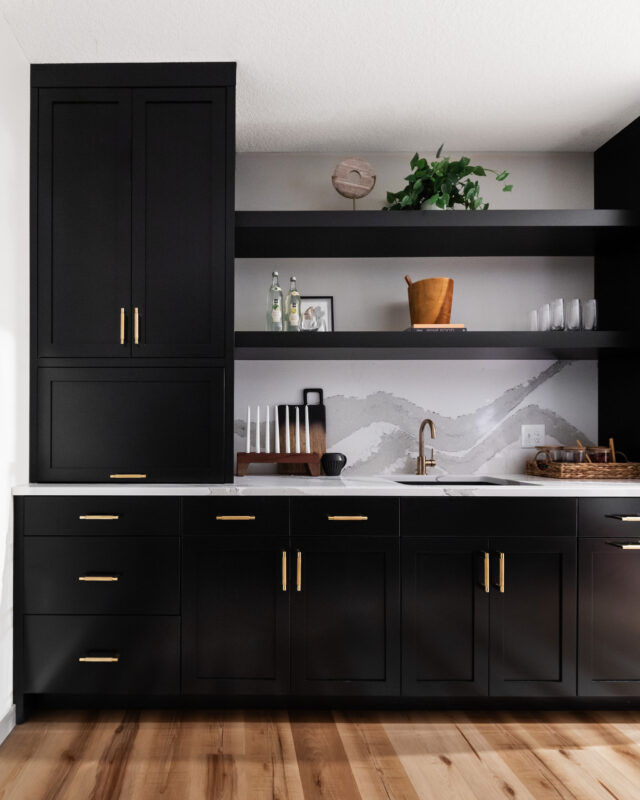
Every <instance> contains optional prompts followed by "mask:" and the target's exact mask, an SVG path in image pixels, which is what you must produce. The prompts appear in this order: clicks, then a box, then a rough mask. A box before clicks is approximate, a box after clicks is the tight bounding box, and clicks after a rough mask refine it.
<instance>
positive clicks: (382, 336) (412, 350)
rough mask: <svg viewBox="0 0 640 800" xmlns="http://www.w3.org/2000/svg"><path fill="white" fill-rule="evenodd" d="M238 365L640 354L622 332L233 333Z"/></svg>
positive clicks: (639, 343) (635, 341)
mask: <svg viewBox="0 0 640 800" xmlns="http://www.w3.org/2000/svg"><path fill="white" fill-rule="evenodd" d="M235 338H236V353H235V357H236V359H237V360H245V361H246V360H258V359H260V360H274V361H279V360H288V359H297V360H305V359H309V360H313V359H324V360H345V359H346V360H351V359H370V360H376V359H397V360H403V359H564V360H576V359H583V360H584V359H597V358H607V357H615V356H617V355H621V354H622V353H628V352H631V351H636V352H637V351H640V336H639V335H638V334H636V333H627V332H622V331H548V332H547V331H545V332H539V333H530V332H528V331H466V332H458V333H412V332H401V331H400V332H395V331H392V332H385V331H347V332H344V333H342V332H335V333H270V332H260V331H255V332H254V331H237V332H236V335H235Z"/></svg>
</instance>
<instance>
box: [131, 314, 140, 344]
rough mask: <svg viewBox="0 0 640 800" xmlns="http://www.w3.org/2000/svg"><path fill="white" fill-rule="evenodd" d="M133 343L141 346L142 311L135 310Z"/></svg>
mask: <svg viewBox="0 0 640 800" xmlns="http://www.w3.org/2000/svg"><path fill="white" fill-rule="evenodd" d="M133 343H134V344H140V309H139V308H138V306H136V307H135V308H134V309H133Z"/></svg>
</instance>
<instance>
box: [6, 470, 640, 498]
mask: <svg viewBox="0 0 640 800" xmlns="http://www.w3.org/2000/svg"><path fill="white" fill-rule="evenodd" d="M432 477H435V476H432ZM451 477H452V478H453V479H456V478H458V479H460V477H461V476H451ZM475 477H476V478H479V477H484V476H475ZM492 477H494V476H492ZM495 477H499V478H501V479H507V480H513V481H522V482H523V483H524V484H525V485H506V486H504V485H500V486H455V485H437V484H436V485H429V486H424V485H422V486H419V485H406V484H402V483H397V482H396V481H398V480H407V481H416V480H419V479H418V478H416V476H415V475H393V476H388V475H385V476H378V477H366V478H349V477H339V478H328V477H321V478H308V477H297V476H296V477H294V476H291V477H287V476H276V475H263V476H252V477H246V478H236V479H235V482H234V483H233V484H160V483H148V484H144V485H140V484H131V483H125V484H111V483H109V484H105V483H86V484H65V483H59V484H57V483H41V484H33V483H32V484H26V485H22V486H16V487H14V489H13V494H14V495H140V496H154V495H164V496H167V495H174V496H181V497H186V496H198V495H205V496H206V495H212V496H216V497H235V496H251V495H254V496H257V495H263V496H264V495H275V496H277V495H285V496H286V495H308V496H313V495H345V496H348V495H371V496H376V497H377V496H388V497H638V498H640V480H637V481H565V480H553V479H549V478H547V479H541V478H531V477H529V476H527V475H500V476H495ZM437 478H438V479H439V480H443V481H444V480H446V479H447V478H446V476H437Z"/></svg>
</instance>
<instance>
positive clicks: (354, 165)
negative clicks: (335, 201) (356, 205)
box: [331, 158, 376, 200]
mask: <svg viewBox="0 0 640 800" xmlns="http://www.w3.org/2000/svg"><path fill="white" fill-rule="evenodd" d="M331 182H332V183H333V188H334V189H335V190H336V192H338V194H341V195H342V196H343V197H348V198H349V199H350V200H358V199H359V198H361V197H366V195H368V194H369V192H370V191H371V190H372V189H373V187H374V186H375V184H376V174H375V172H374V171H373V167H372V166H371V164H370V163H369V162H368V161H365V160H364V158H346V159H345V160H344V161H341V162H340V163H339V164H338V166H337V167H336V168H335V169H334V170H333V175H332V176H331Z"/></svg>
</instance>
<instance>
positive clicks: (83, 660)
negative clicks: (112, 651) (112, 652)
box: [78, 656, 120, 664]
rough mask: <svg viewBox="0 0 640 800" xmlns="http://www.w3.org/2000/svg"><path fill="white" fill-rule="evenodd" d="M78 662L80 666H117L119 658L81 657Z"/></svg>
mask: <svg viewBox="0 0 640 800" xmlns="http://www.w3.org/2000/svg"><path fill="white" fill-rule="evenodd" d="M78 661H80V662H81V663H82V664H117V663H118V661H120V656H81V657H80V658H79V659H78Z"/></svg>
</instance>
